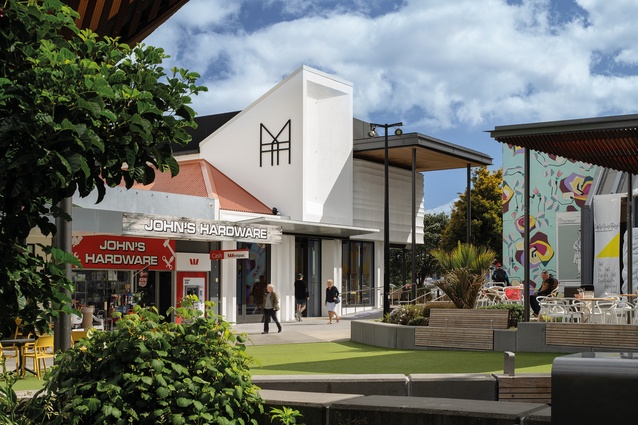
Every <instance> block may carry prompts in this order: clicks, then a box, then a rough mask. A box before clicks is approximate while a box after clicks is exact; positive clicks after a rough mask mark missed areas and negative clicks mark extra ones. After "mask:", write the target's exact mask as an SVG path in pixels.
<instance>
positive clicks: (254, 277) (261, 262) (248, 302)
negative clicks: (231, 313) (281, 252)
mask: <svg viewBox="0 0 638 425" xmlns="http://www.w3.org/2000/svg"><path fill="white" fill-rule="evenodd" d="M237 249H248V251H249V258H248V259H246V260H237V322H238V323H249V322H259V321H261V319H262V316H263V314H264V297H265V294H266V285H267V284H268V282H269V279H270V273H269V267H268V265H269V264H270V246H269V245H266V244H257V243H238V244H237Z"/></svg>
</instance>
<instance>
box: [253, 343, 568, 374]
mask: <svg viewBox="0 0 638 425" xmlns="http://www.w3.org/2000/svg"><path fill="white" fill-rule="evenodd" d="M247 352H248V354H249V355H250V356H252V357H253V358H254V359H255V361H256V364H254V365H253V366H251V373H252V374H253V375H299V374H366V373H377V374H383V373H399V374H404V375H409V374H411V373H503V361H504V359H503V353H502V352H493V351H489V352H479V351H434V350H431V351H425V350H392V349H386V348H380V347H373V346H369V345H365V344H359V343H355V342H320V343H309V344H277V345H253V346H248V347H247ZM563 355H565V354H557V353H516V373H550V372H551V370H552V362H553V361H554V359H555V358H556V357H560V356H563Z"/></svg>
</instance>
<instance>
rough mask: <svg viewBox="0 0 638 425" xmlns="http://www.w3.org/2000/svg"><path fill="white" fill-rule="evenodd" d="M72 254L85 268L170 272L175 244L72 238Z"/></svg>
mask: <svg viewBox="0 0 638 425" xmlns="http://www.w3.org/2000/svg"><path fill="white" fill-rule="evenodd" d="M72 244H73V255H75V256H76V257H77V258H78V259H79V260H80V262H81V263H82V267H84V268H85V269H121V270H140V269H143V268H144V267H145V266H148V269H150V270H173V269H174V268H175V241H172V240H170V239H151V238H145V239H140V238H128V237H123V236H110V235H78V236H73V242H72Z"/></svg>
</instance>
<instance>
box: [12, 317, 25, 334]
mask: <svg viewBox="0 0 638 425" xmlns="http://www.w3.org/2000/svg"><path fill="white" fill-rule="evenodd" d="M21 328H22V319H20V318H19V317H16V330H15V332H14V333H13V339H18V338H19V337H21V336H23V335H22V330H21Z"/></svg>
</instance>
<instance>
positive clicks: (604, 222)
mask: <svg viewBox="0 0 638 425" xmlns="http://www.w3.org/2000/svg"><path fill="white" fill-rule="evenodd" d="M621 200H622V198H621V195H619V194H611V195H596V196H594V291H595V294H596V296H602V295H603V294H604V293H605V292H611V293H618V292H619V291H620V207H621Z"/></svg>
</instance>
